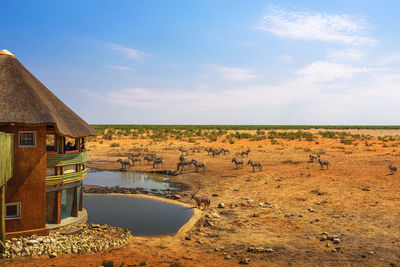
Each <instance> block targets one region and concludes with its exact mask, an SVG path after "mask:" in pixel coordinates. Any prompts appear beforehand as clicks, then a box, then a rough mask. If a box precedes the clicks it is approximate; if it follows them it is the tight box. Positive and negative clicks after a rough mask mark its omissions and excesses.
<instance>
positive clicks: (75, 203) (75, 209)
mask: <svg viewBox="0 0 400 267" xmlns="http://www.w3.org/2000/svg"><path fill="white" fill-rule="evenodd" d="M78 203H79V202H78V187H77V186H76V187H75V188H74V201H73V203H72V217H78V210H79V205H78Z"/></svg>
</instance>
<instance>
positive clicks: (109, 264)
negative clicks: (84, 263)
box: [101, 260, 114, 267]
mask: <svg viewBox="0 0 400 267" xmlns="http://www.w3.org/2000/svg"><path fill="white" fill-rule="evenodd" d="M101 265H103V266H104V267H114V262H113V261H106V260H104V261H103V263H102V264H101Z"/></svg>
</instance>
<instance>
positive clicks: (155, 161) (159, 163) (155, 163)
mask: <svg viewBox="0 0 400 267" xmlns="http://www.w3.org/2000/svg"><path fill="white" fill-rule="evenodd" d="M157 165H162V166H164V160H162V159H155V160H153V169H155V168H156V167H157Z"/></svg>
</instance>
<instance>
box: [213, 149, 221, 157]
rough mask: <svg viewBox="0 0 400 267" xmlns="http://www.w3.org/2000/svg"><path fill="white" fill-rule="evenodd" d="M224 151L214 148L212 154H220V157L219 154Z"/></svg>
mask: <svg viewBox="0 0 400 267" xmlns="http://www.w3.org/2000/svg"><path fill="white" fill-rule="evenodd" d="M221 153H222V150H218V149H214V150H213V151H212V156H213V157H215V156H218V157H219V155H220V154H221Z"/></svg>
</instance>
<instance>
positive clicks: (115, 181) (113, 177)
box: [84, 171, 174, 190]
mask: <svg viewBox="0 0 400 267" xmlns="http://www.w3.org/2000/svg"><path fill="white" fill-rule="evenodd" d="M165 181H168V178H167V177H165V176H160V175H151V174H144V173H134V172H118V171H93V172H88V175H87V178H86V179H85V180H84V183H85V184H88V185H100V186H120V187H130V188H138V187H141V188H144V189H147V190H149V189H157V190H165V189H170V190H173V189H174V188H171V187H170V186H169V184H168V183H166V182H165Z"/></svg>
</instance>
